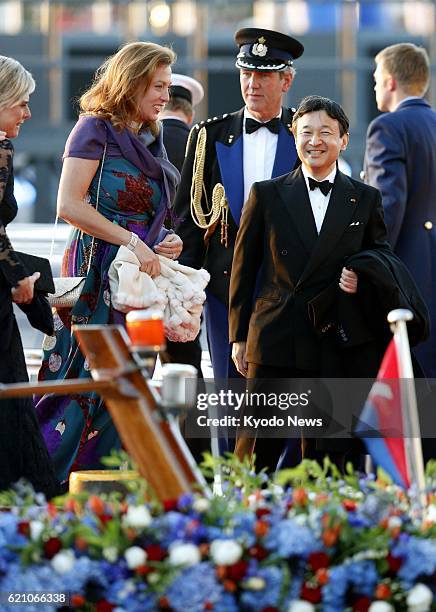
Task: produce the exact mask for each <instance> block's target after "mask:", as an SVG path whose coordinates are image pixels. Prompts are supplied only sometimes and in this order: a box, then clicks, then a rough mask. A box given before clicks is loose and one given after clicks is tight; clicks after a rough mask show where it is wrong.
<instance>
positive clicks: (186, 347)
mask: <svg viewBox="0 0 436 612" xmlns="http://www.w3.org/2000/svg"><path fill="white" fill-rule="evenodd" d="M170 96H171V97H170V100H169V102H168V104H167V105H166V106H165V109H164V110H163V111H162V112H161V113H160V115H159V119H160V120H161V121H162V125H163V141H164V145H165V149H166V152H167V155H168V159H169V160H170V162H171V163H173V164H174V165H175V166H176V168H177V169H178V170H179V172H181V171H182V166H183V161H184V159H185V152H186V143H187V140H188V136H189V131H190V129H191V126H192V122H193V119H194V115H195V107H196V106H197V105H198V104H200V102H201V101H202V99H203V97H204V90H203V86H202V85H201V83H199V81H197V80H196V79H193V78H192V77H189V76H186V75H184V74H176V73H173V74H172V75H171V89H170ZM201 356H202V349H201V345H200V341H199V339H197V340H194V341H193V342H172V341H170V340H167V344H166V350H165V351H163V352H162V353H161V354H160V360H161V362H162V363H189V364H191V365H193V366H194V367H195V368H197V371H198V375H199V378H202V377H203V374H202V371H201ZM203 450H206V449H205V448H203V447H202V448H200V454H198V453H197V454H196V451H195V450H194V447H192V446H191V451H192V452H193V453H194V454H196V456H198V457H199V458H200V456H201V451H203Z"/></svg>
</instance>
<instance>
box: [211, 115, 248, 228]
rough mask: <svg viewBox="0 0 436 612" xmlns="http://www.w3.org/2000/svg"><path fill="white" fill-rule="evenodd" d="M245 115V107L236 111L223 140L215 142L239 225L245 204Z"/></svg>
mask: <svg viewBox="0 0 436 612" xmlns="http://www.w3.org/2000/svg"><path fill="white" fill-rule="evenodd" d="M243 117H244V109H241V110H240V111H238V112H237V113H235V114H234V115H233V118H232V120H231V122H230V124H229V129H228V131H227V133H226V134H225V135H224V139H223V141H222V142H218V141H217V142H216V143H215V150H216V155H217V159H218V165H219V168H220V174H221V179H222V183H223V185H224V191H225V193H226V197H227V201H228V203H229V208H230V212H231V214H232V217H233V219H234V220H235V223H236V225H238V226H239V220H240V218H241V211H242V206H243V204H244V178H243V177H244V165H243V159H242V153H243V147H242V140H243V139H242V121H243Z"/></svg>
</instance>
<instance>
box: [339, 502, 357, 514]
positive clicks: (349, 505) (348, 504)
mask: <svg viewBox="0 0 436 612" xmlns="http://www.w3.org/2000/svg"><path fill="white" fill-rule="evenodd" d="M342 506H343V507H344V508H345V510H347V512H354V510H355V509H356V508H357V504H356V502H355V501H353V500H352V499H344V501H343V502H342Z"/></svg>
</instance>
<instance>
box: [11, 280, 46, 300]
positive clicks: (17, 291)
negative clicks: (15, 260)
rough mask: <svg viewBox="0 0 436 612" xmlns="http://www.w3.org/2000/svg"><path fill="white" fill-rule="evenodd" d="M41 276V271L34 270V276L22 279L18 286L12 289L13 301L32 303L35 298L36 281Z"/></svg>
mask: <svg viewBox="0 0 436 612" xmlns="http://www.w3.org/2000/svg"><path fill="white" fill-rule="evenodd" d="M40 276H41V274H40V273H39V272H34V273H33V274H32V276H26V278H23V279H22V280H20V281H19V282H18V285H17V287H13V288H12V289H11V293H12V301H13V302H15V303H16V304H30V302H31V301H32V300H33V292H34V286H35V283H36V281H37V280H38V278H39V277H40Z"/></svg>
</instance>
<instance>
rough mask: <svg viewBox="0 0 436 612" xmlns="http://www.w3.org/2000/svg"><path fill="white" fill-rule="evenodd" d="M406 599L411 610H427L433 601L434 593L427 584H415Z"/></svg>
mask: <svg viewBox="0 0 436 612" xmlns="http://www.w3.org/2000/svg"><path fill="white" fill-rule="evenodd" d="M406 601H407V609H408V611H409V612H427V611H428V610H430V606H431V604H432V602H433V593H432V592H431V591H430V589H429V588H428V586H426V585H425V584H421V583H419V584H415V586H414V587H413V589H411V590H410V591H409V593H408V595H407V599H406Z"/></svg>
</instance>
